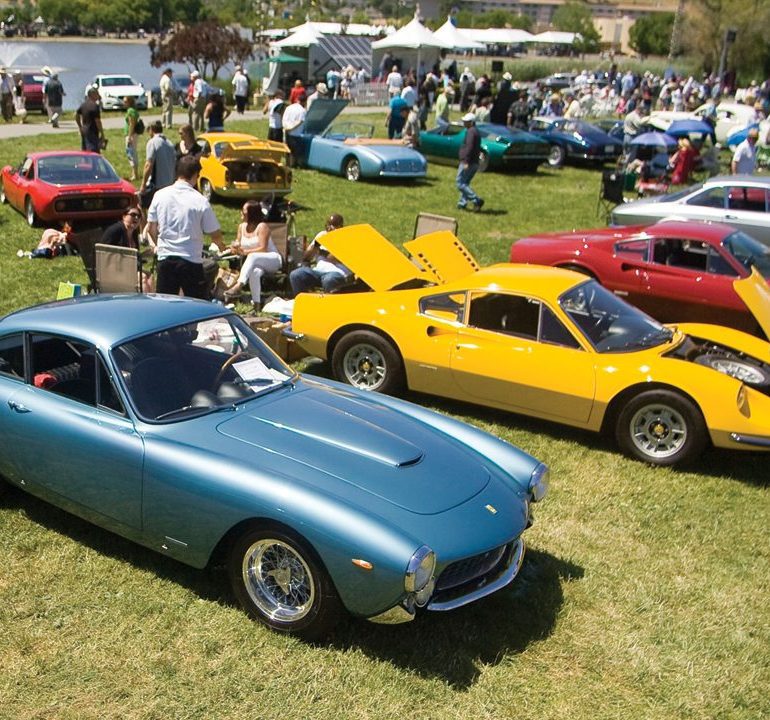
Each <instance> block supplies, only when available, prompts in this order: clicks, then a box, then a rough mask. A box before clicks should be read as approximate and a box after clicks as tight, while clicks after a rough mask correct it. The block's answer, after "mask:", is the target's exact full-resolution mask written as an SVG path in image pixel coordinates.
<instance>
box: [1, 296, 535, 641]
mask: <svg viewBox="0 0 770 720" xmlns="http://www.w3.org/2000/svg"><path fill="white" fill-rule="evenodd" d="M0 437H2V439H3V440H2V446H1V449H0V474H1V475H2V476H3V477H4V478H5V480H7V481H8V482H10V483H12V484H14V485H16V486H18V487H21V488H22V489H24V490H26V491H28V492H30V493H33V494H35V495H38V496H40V497H42V498H44V499H46V500H48V501H50V502H51V503H53V504H55V505H57V506H60V507H62V508H64V509H66V510H68V511H70V512H72V513H75V514H77V515H80V516H82V517H84V518H86V519H88V520H90V521H92V522H94V523H96V524H98V525H100V526H102V527H104V528H106V529H108V530H110V531H112V532H115V533H118V534H119V535H123V536H125V537H127V538H130V539H131V540H133V541H136V542H138V543H141V544H143V545H146V546H147V547H149V548H152V549H153V550H157V551H158V552H161V553H164V554H165V555H168V556H171V557H173V558H176V559H177V560H180V561H182V562H184V563H188V564H189V565H192V566H193V567H196V568H202V567H204V566H206V565H207V564H208V563H209V562H211V561H212V560H214V559H219V558H225V559H226V562H227V565H228V572H229V577H230V580H231V584H232V587H233V591H234V594H235V596H236V597H237V599H238V601H239V603H240V604H241V605H242V606H243V608H244V609H245V610H246V612H247V613H248V614H249V615H250V616H252V617H254V618H256V619H258V620H261V621H262V622H264V623H265V624H267V625H268V626H270V627H272V628H274V629H276V630H279V631H284V632H291V633H294V634H297V635H299V636H301V637H304V638H306V639H312V638H317V637H319V636H322V635H324V634H325V633H326V632H328V631H329V629H330V628H331V627H332V626H333V624H334V623H335V621H336V620H337V619H338V618H339V616H340V615H341V614H342V613H343V610H347V611H349V612H350V613H352V614H354V615H357V616H361V617H365V618H369V619H370V620H373V621H376V622H386V623H395V622H403V621H406V620H410V619H412V618H413V617H414V615H415V612H416V610H417V608H427V609H428V610H435V611H441V610H450V609H452V608H456V607H459V606H461V605H465V604H466V603H469V602H472V601H474V600H477V599H479V598H481V597H484V596H486V595H489V594H490V593H492V592H494V591H496V590H498V589H500V588H503V587H505V586H506V585H508V584H509V583H510V582H512V580H513V579H514V577H515V576H516V574H517V572H518V570H519V567H520V566H521V563H522V558H523V555H524V543H523V540H522V538H521V535H522V533H523V532H524V531H525V530H526V529H527V527H529V525H530V524H531V522H532V515H531V512H530V506H531V504H532V503H534V502H536V501H538V500H540V499H541V498H542V497H543V495H544V494H545V492H546V489H547V483H548V472H547V470H546V468H545V466H544V465H542V464H541V463H539V462H538V461H537V460H535V459H533V458H532V457H530V456H529V455H526V454H525V453H523V452H521V451H520V450H517V449H516V448H514V447H512V446H511V445H508V444H507V443H505V442H503V441H501V440H498V439H497V438H495V437H492V436H491V435H488V434H486V433H484V432H482V431H481V430H477V429H475V428H472V427H470V426H468V425H465V424H462V423H460V422H457V421H455V420H451V419H449V418H447V417H444V416H442V415H438V414H436V413H433V412H430V411H428V410H424V409H423V408H420V407H418V406H415V405H412V404H410V403H407V402H403V401H399V400H395V399H392V398H387V397H384V396H382V395H379V394H375V393H366V392H362V391H357V390H353V389H351V388H350V387H349V386H343V385H340V384H337V383H333V382H326V381H320V380H315V379H312V380H311V379H307V378H301V377H299V376H298V375H297V374H296V373H295V372H294V371H293V370H292V369H291V368H290V367H288V366H287V365H285V364H284V363H283V362H282V361H281V360H280V359H279V358H278V357H277V356H275V355H274V354H273V353H272V352H271V351H270V350H269V349H268V348H267V346H266V345H264V343H263V342H262V341H261V340H259V338H258V337H257V336H256V335H255V334H254V332H252V330H251V329H250V328H249V326H248V325H247V324H246V323H245V322H244V321H243V319H241V318H240V317H239V316H238V315H236V314H234V313H230V312H227V311H225V310H224V309H223V308H222V307H220V306H217V305H212V304H210V303H205V302H202V301H197V300H190V299H184V298H179V297H172V296H162V295H154V296H153V295H130V296H128V295H125V296H119V295H113V296H109V295H106V296H89V297H83V298H76V299H73V300H66V301H62V302H59V303H50V304H47V305H41V306H38V307H33V308H29V309H27V310H22V311H19V312H16V313H13V314H11V315H8V316H6V317H5V318H3V319H2V320H0ZM0 485H1V483H0Z"/></svg>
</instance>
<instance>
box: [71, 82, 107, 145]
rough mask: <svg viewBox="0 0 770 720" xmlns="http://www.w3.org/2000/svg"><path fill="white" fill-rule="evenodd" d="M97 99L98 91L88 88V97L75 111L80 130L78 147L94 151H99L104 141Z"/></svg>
mask: <svg viewBox="0 0 770 720" xmlns="http://www.w3.org/2000/svg"><path fill="white" fill-rule="evenodd" d="M98 99H99V91H98V90H97V89H96V88H89V89H88V97H87V98H86V99H85V100H84V101H83V103H82V104H81V105H80V107H79V108H78V109H77V111H76V112H75V122H76V123H77V124H78V130H80V147H81V148H82V149H83V150H90V151H91V152H96V153H98V152H100V151H101V149H102V143H103V142H104V129H103V128H102V118H101V110H100V109H99V105H98V104H97V102H96V101H97V100H98Z"/></svg>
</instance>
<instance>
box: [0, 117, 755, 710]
mask: <svg viewBox="0 0 770 720" xmlns="http://www.w3.org/2000/svg"><path fill="white" fill-rule="evenodd" d="M357 119H358V118H357ZM376 119H377V122H378V124H379V125H382V116H378V117H377V118H376ZM232 127H233V128H236V127H237V128H238V129H243V130H245V131H251V132H256V133H257V134H259V135H260V136H262V137H264V135H265V132H266V129H265V124H264V123H244V124H242V125H240V126H239V125H237V124H236V123H232ZM109 137H110V150H109V152H108V156H109V157H110V160H111V161H112V162H113V164H114V165H115V166H116V167H117V168H118V169H119V171H120V172H122V173H127V171H128V166H127V163H126V160H125V158H124V156H123V155H122V150H121V147H122V145H121V137H120V135H119V134H118V133H117V132H111V133H109ZM57 141H58V143H59V145H60V146H67V144H69V145H68V146H69V147H76V146H77V145H78V139H77V137H76V135H75V134H62V135H57V136H55V137H53V138H52V137H50V136H49V137H40V138H33V139H30V140H23V141H19V140H14V141H4V142H0V165H4V164H6V163H18V162H19V161H20V160H21V157H22V156H23V154H24V152H25V151H28V150H31V149H35V148H40V149H43V148H52V147H54V146H53V145H50V143H52V142H57ZM599 179H600V176H599V172H598V171H597V170H595V169H593V170H591V169H575V168H569V167H568V168H565V169H563V170H558V171H555V170H541V171H539V172H538V173H536V174H532V175H503V174H497V173H487V174H484V175H481V176H477V179H476V180H475V181H474V187H475V188H476V190H477V191H478V192H479V193H480V194H481V196H482V197H484V198H485V199H486V205H485V208H484V212H483V213H481V214H473V213H463V214H462V215H460V229H459V235H460V237H461V239H462V240H463V241H464V242H465V243H466V244H467V245H468V246H469V247H470V248H471V250H472V251H473V252H474V253H475V254H476V255H477V257H478V258H479V260H480V261H481V262H482V263H489V262H493V261H501V260H504V259H505V258H506V257H507V253H508V249H509V246H510V243H511V242H512V241H513V240H514V239H516V238H518V237H520V236H522V235H524V234H528V233H532V232H535V231H545V230H559V229H568V228H572V227H586V226H591V225H593V224H596V223H601V219H599V218H598V217H597V215H596V201H597V195H598V189H599ZM453 181H454V168H451V167H442V166H438V165H435V164H431V165H430V168H429V177H428V178H427V180H426V181H425V182H422V183H418V184H415V185H411V184H390V183H388V184H386V183H380V182H362V183H359V184H353V183H349V182H347V181H345V180H343V179H342V178H336V177H333V176H329V175H322V174H320V173H316V172H311V171H303V170H300V171H298V172H297V173H296V181H295V191H294V193H293V195H292V197H293V198H294V199H295V200H296V201H297V202H298V203H300V204H301V205H302V206H303V207H304V208H305V209H303V210H302V211H301V212H300V213H299V215H298V218H297V223H298V231H299V232H301V233H305V234H308V235H312V234H314V233H315V232H316V231H318V230H319V229H320V228H321V227H322V221H323V218H324V216H325V215H327V214H328V213H329V212H332V211H336V212H340V213H342V214H343V215H344V217H345V220H346V223H347V224H352V223H358V222H369V223H371V224H373V225H374V226H375V227H376V228H378V229H379V230H380V231H381V232H382V233H383V234H384V235H385V236H386V237H389V238H390V239H392V240H394V241H399V242H400V241H403V240H406V239H408V238H410V237H411V232H412V227H413V223H414V218H415V214H416V213H417V212H418V211H420V210H425V211H432V212H436V213H441V214H454V213H455V212H458V211H456V209H455V202H456V192H455V189H454V182H453ZM215 210H216V212H217V215H218V217H219V219H220V222H221V223H222V226H223V229H224V232H225V235H226V236H227V237H234V234H235V228H236V223H237V219H238V208H237V206H236V205H233V206H225V205H222V204H221V203H218V204H216V206H215ZM40 232H41V231H40V229H36V230H34V231H33V230H30V229H29V228H27V226H26V224H25V222H24V220H23V218H22V216H21V215H20V214H18V213H16V212H15V211H13V210H11V209H10V208H9V207H7V206H6V207H4V208H2V209H0V278H1V279H2V282H1V283H0V313H5V312H9V311H11V310H14V309H16V308H20V307H23V306H26V305H28V304H31V303H35V302H40V301H44V300H48V299H51V298H53V297H54V296H55V292H56V288H57V285H58V282H59V281H61V280H72V281H82V282H85V274H84V272H83V270H82V266H81V264H80V260H79V259H78V258H59V259H55V260H51V261H45V260H27V259H18V258H17V257H16V251H17V250H18V249H19V248H22V249H25V250H27V249H31V248H32V247H33V246H34V245H35V244H36V243H37V240H38V238H39V236H40ZM311 369H312V371H313V372H320V373H324V372H326V369H325V368H324V367H323V365H321V366H320V367H319V366H312V368H311ZM564 372H569V368H564ZM409 399H411V400H414V401H415V402H418V403H421V404H424V405H427V406H429V407H432V408H435V409H437V410H438V411H440V412H444V413H448V414H451V415H453V416H456V417H460V418H462V419H463V420H466V421H467V422H470V423H473V424H476V425H479V426H481V427H483V428H485V429H487V430H489V431H490V432H492V433H495V434H497V435H499V436H501V437H503V438H505V439H506V440H509V441H510V442H512V443H514V444H516V445H518V446H520V447H522V448H524V449H525V450H527V451H528V452H531V453H532V454H533V455H535V456H537V457H538V458H540V459H542V460H543V461H544V462H546V463H547V464H548V465H549V466H550V467H551V470H552V488H551V493H550V495H549V496H548V497H547V498H546V500H545V501H544V502H543V503H542V504H541V505H540V506H539V507H538V508H537V522H536V524H535V526H534V527H533V528H532V529H531V530H529V531H528V532H527V539H528V543H529V552H528V555H527V559H526V560H525V563H524V568H523V570H522V574H521V576H520V578H519V579H518V580H517V581H516V582H515V583H514V584H513V586H512V587H511V588H510V589H508V590H505V591H502V592H499V593H497V594H496V595H494V596H492V597H491V598H488V599H487V600H485V601H482V602H479V603H476V604H474V605H472V606H470V607H467V608H464V609H461V610H459V611H455V612H452V613H448V614H429V615H426V616H423V617H421V618H418V620H417V621H415V622H413V623H410V624H407V625H403V626H395V627H386V626H375V625H371V624H369V623H367V622H365V621H360V620H352V619H351V620H349V621H346V622H343V623H342V624H341V625H340V626H339V628H338V630H337V632H336V634H335V635H334V636H333V637H332V638H331V639H330V640H329V642H328V643H325V644H324V645H321V646H309V645H304V644H302V643H300V642H298V641H295V640H293V639H290V638H285V637H280V636H278V635H276V634H274V633H272V632H270V631H268V630H266V629H263V628H262V627H261V626H259V625H256V624H254V623H252V622H250V621H249V620H248V619H247V618H246V616H245V615H244V614H243V613H242V612H241V611H240V610H238V609H237V608H236V607H235V605H234V601H233V599H232V598H231V597H230V594H229V592H228V591H227V590H226V589H225V586H226V578H225V574H224V572H223V571H222V570H219V569H212V570H209V571H205V572H198V571H195V570H192V569H189V568H187V567H185V566H183V565H180V564H177V563H175V562H173V561H171V560H169V559H167V558H164V557H162V556H161V555H158V554H155V553H153V552H151V551H149V550H145V549H143V548H140V547H137V546H135V545H132V544H131V543H129V542H127V541H124V540H122V539H120V538H118V537H116V536H113V535H111V534H109V533H107V532H103V531H101V530H99V529H97V528H94V527H92V526H90V525H88V524H86V523H85V522H82V521H80V520H78V519H77V518H74V517H72V516H70V515H67V514H66V513H64V512H61V511H59V510H56V509H54V508H52V507H50V506H48V505H45V504H43V503H41V502H39V501H37V500H35V499H33V498H31V497H30V496H27V495H25V494H23V493H22V492H20V491H15V490H13V491H11V492H10V493H9V494H8V495H6V496H5V498H3V499H1V500H0V543H1V546H2V548H3V554H4V557H3V572H2V573H0V720H5V719H6V718H7V719H9V720H21V719H27V718H29V719H32V718H35V719H37V718H46V719H48V718H66V719H72V720H75V719H77V720H81V719H83V718H94V719H96V718H99V719H101V718H141V719H142V720H145V719H148V718H157V719H159V720H160V719H163V720H165V719H168V718H175V719H177V718H265V719H267V718H286V717H292V718H318V719H324V720H325V719H327V718H330V717H337V718H343V719H347V718H404V717H414V718H417V719H420V720H422V719H423V718H425V719H427V718H432V719H433V718H435V719H436V720H446V719H448V718H458V719H460V718H462V719H466V718H471V717H473V718H490V719H491V718H494V719H497V718H517V719H518V718H533V719H537V720H545V719H548V718H554V719H556V718H558V719H560V720H561V719H563V718H575V719H585V720H599V719H604V718H606V719H608V720H609V719H616V718H628V719H629V720H640V719H642V718H644V719H647V718H660V719H661V720H670V719H671V718H693V719H694V718H703V719H706V718H709V719H710V718H745V719H746V720H757V719H758V718H762V717H770V699H769V698H768V688H770V609H768V604H769V603H768V598H770V545H768V541H767V529H768V527H769V526H770V497H769V496H768V470H767V468H768V460H767V457H766V456H761V455H756V454H738V453H734V454H731V453H726V452H721V451H715V450H710V451H708V452H707V453H706V454H705V455H704V457H703V458H702V460H701V461H699V462H698V463H697V464H696V465H695V466H694V467H692V468H688V470H687V471H673V470H667V469H651V468H648V467H646V466H644V465H642V464H639V463H636V462H633V461H631V460H628V459H626V458H624V457H622V456H621V455H620V454H619V453H618V452H617V451H616V449H615V448H614V446H613V444H612V443H611V442H610V441H609V440H607V439H604V438H601V437H598V436H594V435H591V434H588V433H583V432H580V431H577V430H570V429H566V428H563V427H560V426H556V425H551V424H548V423H545V422H539V421H536V420H532V419H528V418H523V417H517V416H511V415H506V414H504V413H501V412H495V411H490V410H486V409H483V408H479V407H474V406H468V405H462V404H459V403H451V402H447V401H442V400H439V399H435V398H427V397H424V396H419V395H411V396H410V397H409ZM0 412H2V408H0ZM0 442H2V439H0ZM0 452H1V450H0ZM51 452H56V453H59V454H60V455H61V458H62V462H66V461H67V449H66V448H57V447H52V448H51ZM94 462H96V463H98V462H99V457H98V455H95V457H94ZM105 472H109V469H108V468H105ZM223 472H224V470H223Z"/></svg>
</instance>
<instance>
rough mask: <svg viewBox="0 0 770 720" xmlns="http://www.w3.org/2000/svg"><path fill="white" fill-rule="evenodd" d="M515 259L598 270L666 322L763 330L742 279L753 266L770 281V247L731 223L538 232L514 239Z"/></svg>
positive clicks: (591, 271) (607, 283) (668, 223)
mask: <svg viewBox="0 0 770 720" xmlns="http://www.w3.org/2000/svg"><path fill="white" fill-rule="evenodd" d="M511 262H518V263H521V262H524V263H537V264H539V265H554V266H556V267H562V268H569V269H572V270H577V271H578V272H582V273H585V274H586V275H591V276H593V277H595V278H596V279H598V280H599V282H601V283H602V284H603V285H604V286H606V287H607V288H609V289H610V290H612V291H614V292H615V293H616V294H617V295H620V296H622V297H623V298H625V299H626V300H627V301H628V302H630V303H632V304H634V305H636V306H637V307H639V308H640V309H642V310H644V311H645V312H647V313H648V314H649V315H652V316H653V317H655V318H657V319H658V320H660V321H661V322H707V323H714V324H717V325H726V326H728V327H734V328H737V329H739V330H744V331H746V332H750V333H753V334H755V335H759V336H760V337H764V333H763V332H762V330H761V329H760V327H759V324H758V323H757V321H756V319H755V318H754V316H753V315H752V314H751V312H750V311H749V309H748V307H747V306H746V304H745V303H744V302H743V300H741V298H740V297H739V295H738V293H737V292H736V289H735V281H736V280H740V279H743V278H748V277H749V276H750V275H751V274H752V269H756V270H757V271H758V273H759V274H760V275H762V277H764V278H765V280H767V278H768V277H770V248H768V247H767V246H765V245H763V244H762V243H760V242H759V241H757V240H755V239H754V238H753V237H751V236H750V235H747V234H746V233H744V232H742V231H740V230H736V229H735V228H734V227H731V226H729V225H722V224H719V223H710V222H696V221H679V220H663V221H661V222H658V223H656V224H654V225H648V226H642V225H637V226H628V227H622V228H600V229H596V230H573V231H572V232H565V233H545V234H542V235H532V236H531V237H526V238H522V239H521V240H519V241H517V242H515V243H514V244H513V245H512V247H511ZM760 282H761V281H760ZM761 285H762V288H763V291H764V290H767V291H768V292H770V289H769V288H768V287H767V284H766V282H765V283H761Z"/></svg>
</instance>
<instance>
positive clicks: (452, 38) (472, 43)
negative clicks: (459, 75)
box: [433, 18, 486, 50]
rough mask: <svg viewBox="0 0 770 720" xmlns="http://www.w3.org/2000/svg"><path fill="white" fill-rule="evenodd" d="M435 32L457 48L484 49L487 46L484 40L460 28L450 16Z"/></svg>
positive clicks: (439, 37) (438, 36)
mask: <svg viewBox="0 0 770 720" xmlns="http://www.w3.org/2000/svg"><path fill="white" fill-rule="evenodd" d="M433 34H434V35H435V36H436V37H437V38H438V39H439V40H442V41H443V42H445V43H447V45H449V46H451V47H452V48H454V49H455V50H483V49H484V48H485V47H486V45H484V43H483V42H478V41H477V40H474V39H473V38H471V37H469V36H468V35H466V34H465V33H464V32H462V31H461V30H458V29H457V28H456V27H455V26H454V25H453V24H452V21H451V20H450V19H449V18H447V21H446V22H445V23H444V24H443V25H442V26H441V27H440V28H439V29H438V30H436V32H435V33H433Z"/></svg>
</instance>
